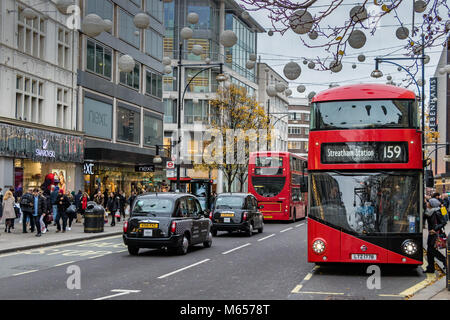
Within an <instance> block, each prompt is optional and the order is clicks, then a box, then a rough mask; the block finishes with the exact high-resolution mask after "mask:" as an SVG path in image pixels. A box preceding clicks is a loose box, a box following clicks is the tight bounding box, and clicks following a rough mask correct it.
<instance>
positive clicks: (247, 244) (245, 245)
mask: <svg viewBox="0 0 450 320" xmlns="http://www.w3.org/2000/svg"><path fill="white" fill-rule="evenodd" d="M249 245H251V243H250V242H249V243H246V244H244V245H242V246H239V247H236V248H234V249H231V250H228V251H225V252H222V254H229V253H230V252H233V251H236V250H239V249H242V248H244V247H247V246H249Z"/></svg>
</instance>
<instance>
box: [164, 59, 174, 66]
mask: <svg viewBox="0 0 450 320" xmlns="http://www.w3.org/2000/svg"><path fill="white" fill-rule="evenodd" d="M162 64H163V65H165V66H170V65H171V64H172V59H170V57H163V58H162Z"/></svg>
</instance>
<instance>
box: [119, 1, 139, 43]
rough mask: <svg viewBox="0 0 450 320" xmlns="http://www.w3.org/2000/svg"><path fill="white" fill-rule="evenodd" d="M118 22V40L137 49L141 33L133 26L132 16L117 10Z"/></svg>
mask: <svg viewBox="0 0 450 320" xmlns="http://www.w3.org/2000/svg"><path fill="white" fill-rule="evenodd" d="M119 22H120V23H119V38H120V39H122V40H124V41H126V42H128V43H129V44H131V45H132V46H134V47H136V48H138V49H139V48H140V47H141V46H140V44H141V37H140V35H141V32H140V31H139V29H138V28H137V27H136V26H135V25H134V22H133V16H132V15H131V14H129V13H127V12H126V11H124V10H122V9H119Z"/></svg>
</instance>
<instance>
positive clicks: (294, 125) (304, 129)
mask: <svg viewBox="0 0 450 320" xmlns="http://www.w3.org/2000/svg"><path fill="white" fill-rule="evenodd" d="M309 122H310V105H309V101H308V98H290V99H289V128H288V139H289V142H288V151H289V152H292V153H295V154H297V155H299V156H302V157H308V140H309V138H308V137H309Z"/></svg>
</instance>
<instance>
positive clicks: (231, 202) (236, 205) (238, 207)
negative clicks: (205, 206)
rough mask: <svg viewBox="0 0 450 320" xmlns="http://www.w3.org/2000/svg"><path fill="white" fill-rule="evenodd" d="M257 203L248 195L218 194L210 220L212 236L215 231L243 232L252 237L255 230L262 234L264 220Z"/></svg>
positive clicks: (260, 207)
mask: <svg viewBox="0 0 450 320" xmlns="http://www.w3.org/2000/svg"><path fill="white" fill-rule="evenodd" d="M262 208H263V206H258V202H257V200H256V198H255V196H254V195H252V194H250V193H234V192H233V193H220V194H218V195H217V197H216V199H215V201H214V206H213V209H212V212H211V213H210V218H211V220H212V221H213V225H212V235H213V236H216V235H217V231H228V232H233V231H243V232H245V233H246V234H247V235H248V236H252V234H253V232H254V231H255V230H258V232H259V233H262V232H263V230H264V218H263V215H262V213H261V212H260V211H259V209H262Z"/></svg>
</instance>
